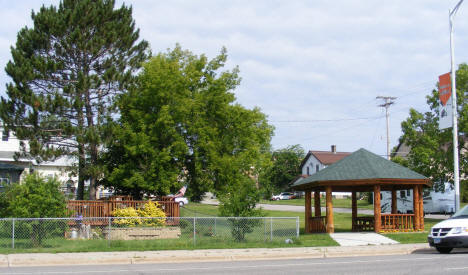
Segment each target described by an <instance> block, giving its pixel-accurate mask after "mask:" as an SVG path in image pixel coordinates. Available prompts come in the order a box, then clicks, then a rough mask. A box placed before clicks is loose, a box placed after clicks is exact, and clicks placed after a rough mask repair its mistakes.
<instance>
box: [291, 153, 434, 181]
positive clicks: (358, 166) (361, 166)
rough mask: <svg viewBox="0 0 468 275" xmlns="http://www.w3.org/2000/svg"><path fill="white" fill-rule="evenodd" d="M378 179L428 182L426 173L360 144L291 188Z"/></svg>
mask: <svg viewBox="0 0 468 275" xmlns="http://www.w3.org/2000/svg"><path fill="white" fill-rule="evenodd" d="M377 181H379V182H400V183H401V184H403V183H405V184H407V183H408V182H412V183H418V184H427V185H428V184H429V179H428V178H426V177H425V176H423V175H421V174H419V173H416V172H414V171H412V170H410V169H408V168H406V167H403V166H401V165H399V164H397V163H394V162H392V161H389V160H387V159H385V158H382V157H381V156H378V155H376V154H374V153H371V152H369V151H367V150H365V149H362V148H361V149H359V150H358V151H356V152H354V153H352V154H350V155H348V156H346V157H344V158H342V159H341V160H339V161H338V162H336V163H334V164H332V165H330V166H328V167H327V168H325V169H323V170H321V171H318V172H317V173H315V174H313V175H311V176H309V177H307V178H304V179H301V180H299V181H296V182H295V183H294V184H293V186H292V188H293V189H296V190H306V189H310V188H313V187H314V186H319V185H321V184H322V185H323V184H324V185H330V183H333V182H335V183H336V182H341V184H340V185H341V186H344V185H346V186H348V187H349V186H353V185H355V184H356V183H357V182H359V183H363V182H366V183H367V184H369V183H371V182H373V183H375V182H377Z"/></svg>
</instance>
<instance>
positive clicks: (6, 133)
mask: <svg viewBox="0 0 468 275" xmlns="http://www.w3.org/2000/svg"><path fill="white" fill-rule="evenodd" d="M8 137H9V133H8V132H7V131H3V132H2V141H8Z"/></svg>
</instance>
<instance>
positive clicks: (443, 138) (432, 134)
mask: <svg viewBox="0 0 468 275" xmlns="http://www.w3.org/2000/svg"><path fill="white" fill-rule="evenodd" d="M456 78H457V79H456V80H457V106H458V114H459V117H458V127H459V147H458V152H459V158H460V162H459V164H460V178H461V181H460V182H461V186H462V190H464V199H465V200H468V186H467V185H468V180H467V179H466V178H467V176H468V175H467V171H468V139H467V132H468V65H467V64H461V65H460V66H459V68H458V70H457V72H456ZM427 104H428V105H429V108H430V111H429V112H426V113H420V112H418V111H416V110H414V109H411V110H410V114H409V117H408V119H406V120H405V121H404V122H402V124H401V127H402V131H403V135H402V136H401V137H400V142H401V143H405V144H407V145H408V146H409V147H410V151H409V153H408V158H407V160H400V161H399V162H400V163H402V164H403V165H406V166H408V167H410V168H411V169H414V170H415V171H417V172H420V173H421V174H423V175H426V176H428V177H430V178H431V179H432V180H433V182H434V183H435V184H436V185H437V186H436V188H438V189H442V188H443V184H441V183H444V182H452V183H453V142H452V128H449V129H445V130H439V129H438V120H439V119H438V113H439V99H438V89H434V90H433V91H432V93H431V94H430V95H429V96H427ZM397 161H398V160H397Z"/></svg>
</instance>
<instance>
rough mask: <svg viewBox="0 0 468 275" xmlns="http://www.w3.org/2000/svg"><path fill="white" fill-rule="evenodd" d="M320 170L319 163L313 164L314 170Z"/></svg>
mask: <svg viewBox="0 0 468 275" xmlns="http://www.w3.org/2000/svg"><path fill="white" fill-rule="evenodd" d="M319 170H320V165H318V164H317V165H315V172H318V171H319Z"/></svg>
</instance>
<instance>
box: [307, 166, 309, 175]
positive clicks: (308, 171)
mask: <svg viewBox="0 0 468 275" xmlns="http://www.w3.org/2000/svg"><path fill="white" fill-rule="evenodd" d="M309 175H310V172H309V166H307V176H309Z"/></svg>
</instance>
